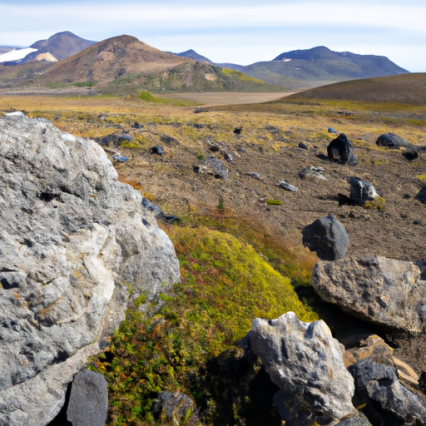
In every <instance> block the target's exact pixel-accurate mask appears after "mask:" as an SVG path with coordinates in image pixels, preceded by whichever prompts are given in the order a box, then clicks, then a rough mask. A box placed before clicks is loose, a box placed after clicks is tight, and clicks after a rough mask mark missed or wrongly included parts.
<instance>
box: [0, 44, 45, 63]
mask: <svg viewBox="0 0 426 426" xmlns="http://www.w3.org/2000/svg"><path fill="white" fill-rule="evenodd" d="M35 51H36V49H33V48H31V47H27V48H24V49H10V50H9V51H8V52H7V53H3V54H2V55H0V64H2V63H5V62H6V63H13V62H21V61H22V60H23V59H24V58H25V57H26V56H28V55H29V54H31V53H33V52H35Z"/></svg>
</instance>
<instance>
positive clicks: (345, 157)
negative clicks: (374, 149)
mask: <svg viewBox="0 0 426 426" xmlns="http://www.w3.org/2000/svg"><path fill="white" fill-rule="evenodd" d="M327 154H328V159H329V160H330V161H335V162H337V163H340V164H348V165H349V166H355V165H356V164H358V158H357V156H356V155H355V154H354V151H353V147H352V143H351V141H350V140H349V139H348V138H347V136H346V135H345V134H343V133H341V134H340V135H339V137H337V138H336V139H334V140H332V141H331V142H330V145H328V147H327Z"/></svg>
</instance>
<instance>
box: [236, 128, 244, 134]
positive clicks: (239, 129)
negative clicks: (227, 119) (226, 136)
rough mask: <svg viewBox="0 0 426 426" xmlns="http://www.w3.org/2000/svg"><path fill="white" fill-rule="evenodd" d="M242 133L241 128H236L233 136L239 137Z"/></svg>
mask: <svg viewBox="0 0 426 426" xmlns="http://www.w3.org/2000/svg"><path fill="white" fill-rule="evenodd" d="M242 132H243V128H242V127H236V128H235V129H234V135H241V133H242Z"/></svg>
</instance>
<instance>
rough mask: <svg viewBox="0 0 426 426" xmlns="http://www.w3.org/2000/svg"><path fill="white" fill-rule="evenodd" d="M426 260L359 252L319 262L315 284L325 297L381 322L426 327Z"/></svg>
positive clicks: (404, 327)
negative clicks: (339, 258)
mask: <svg viewBox="0 0 426 426" xmlns="http://www.w3.org/2000/svg"><path fill="white" fill-rule="evenodd" d="M425 270H426V262H419V263H413V262H404V261H400V260H394V259H387V258H385V257H379V256H359V257H350V258H346V259H342V260H339V261H337V262H321V261H320V262H318V263H317V265H316V266H315V268H314V271H313V274H312V285H313V287H314V289H315V290H316V292H317V293H318V294H319V295H320V296H321V298H322V299H323V300H325V301H326V302H329V303H333V304H335V305H337V306H339V307H340V308H342V309H343V310H345V311H346V312H348V313H350V314H352V315H354V316H357V317H359V318H361V319H364V320H367V321H371V322H373V323H376V324H378V325H381V326H386V327H391V328H395V329H401V330H406V331H411V332H421V331H423V330H425V324H426V281H425V279H424V278H425V277H424V271H425Z"/></svg>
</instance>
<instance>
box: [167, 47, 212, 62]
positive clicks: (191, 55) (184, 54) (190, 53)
mask: <svg viewBox="0 0 426 426" xmlns="http://www.w3.org/2000/svg"><path fill="white" fill-rule="evenodd" d="M174 55H177V56H182V57H184V58H188V59H193V60H194V61H197V62H204V63H208V64H212V63H213V62H212V61H211V60H210V59H208V58H206V57H205V56H202V55H200V54H199V53H197V52H196V51H195V50H192V49H190V50H187V51H186V52H181V53H174Z"/></svg>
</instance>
